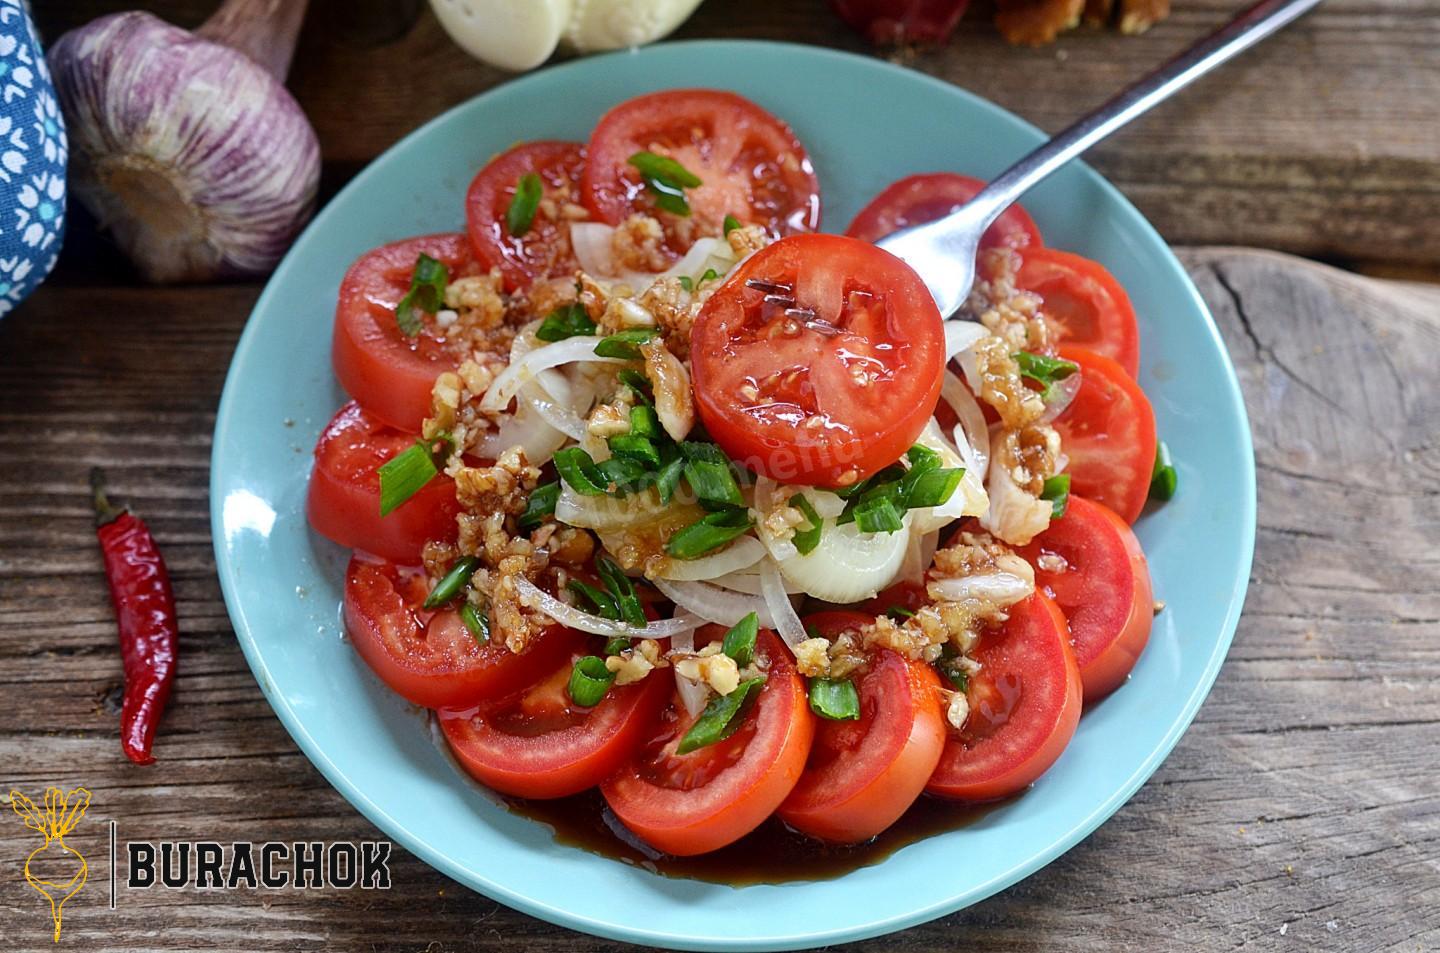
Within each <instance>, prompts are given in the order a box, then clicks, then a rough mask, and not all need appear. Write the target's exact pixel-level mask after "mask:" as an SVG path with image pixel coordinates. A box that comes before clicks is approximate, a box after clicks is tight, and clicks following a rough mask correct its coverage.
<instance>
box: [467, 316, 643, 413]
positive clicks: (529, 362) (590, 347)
mask: <svg viewBox="0 0 1440 953" xmlns="http://www.w3.org/2000/svg"><path fill="white" fill-rule="evenodd" d="M601 340H602V339H601V338H598V337H595V336H593V335H580V336H577V337H573V338H566V339H565V340H563V341H556V342H555V343H554V344H547V345H545V346H544V347H537V348H536V349H535V350H533V351H529V352H527V353H526V354H525V355H524V356H522V357H521V358H520V359H519V360H517V361H512V362H511V364H510V366H509V367H507V368H505V370H503V371H501V372H500V376H499V377H497V378H495V381H494V383H492V384H491V385H490V389H489V390H487V391H486V392H485V396H484V397H483V398H482V399H481V401H480V409H481V410H488V411H491V412H495V411H500V410H504V409H505V408H506V407H508V406H509V405H510V401H511V400H513V399H514V398H515V395H516V394H518V393H519V392H520V388H522V387H524V386H525V384H526V383H528V382H529V381H531V380H533V379H535V378H536V377H537V376H538V375H539V374H540V372H541V371H543V370H547V369H548V368H551V367H559V366H561V365H562V364H573V363H575V362H576V361H589V362H591V363H594V364H624V363H627V362H626V361H623V360H621V359H620V358H618V357H599V356H597V355H596V354H595V345H597V344H599V343H600V341H601Z"/></svg>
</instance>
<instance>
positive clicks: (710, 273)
mask: <svg viewBox="0 0 1440 953" xmlns="http://www.w3.org/2000/svg"><path fill="white" fill-rule="evenodd" d="M719 277H720V272H718V271H716V270H715V269H714V268H706V269H705V274H703V275H701V276H700V280H699V281H697V282H696V284H697V285H703V284H704V283H705V282H707V281H713V280H714V279H716V278H719Z"/></svg>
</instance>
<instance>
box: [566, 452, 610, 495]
mask: <svg viewBox="0 0 1440 953" xmlns="http://www.w3.org/2000/svg"><path fill="white" fill-rule="evenodd" d="M554 459H555V471H556V472H557V473H559V474H560V479H562V480H564V481H565V485H566V486H568V487H570V489H572V490H574V491H575V492H576V493H580V494H583V495H585V496H599V495H600V494H602V493H606V492H608V490H609V486H610V481H609V480H608V479H606V477H605V475H604V474H603V473H601V472H600V468H599V467H597V466H595V461H594V460H593V459H592V458H591V456H590V454H588V453H586V452H585V451H584V449H582V448H581V447H566V448H565V449H564V450H561V451H559V452H557V453H556V454H555V458H554Z"/></svg>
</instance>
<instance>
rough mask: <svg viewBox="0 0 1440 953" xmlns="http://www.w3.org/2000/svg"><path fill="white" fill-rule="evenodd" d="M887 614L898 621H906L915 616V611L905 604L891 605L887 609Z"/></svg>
mask: <svg viewBox="0 0 1440 953" xmlns="http://www.w3.org/2000/svg"><path fill="white" fill-rule="evenodd" d="M885 614H886V615H888V616H889V617H890V618H892V619H894V620H895V621H896V622H904V621H905V620H906V619H913V618H915V613H914V612H913V611H911V610H909V609H907V608H905V607H904V606H891V607H890V608H888V609H886V610H885Z"/></svg>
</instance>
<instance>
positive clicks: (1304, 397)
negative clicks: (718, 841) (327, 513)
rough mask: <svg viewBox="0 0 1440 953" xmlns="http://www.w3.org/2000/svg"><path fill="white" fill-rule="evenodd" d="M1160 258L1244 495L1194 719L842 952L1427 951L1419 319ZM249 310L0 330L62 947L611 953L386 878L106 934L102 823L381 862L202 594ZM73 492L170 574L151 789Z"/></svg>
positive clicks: (23, 694)
mask: <svg viewBox="0 0 1440 953" xmlns="http://www.w3.org/2000/svg"><path fill="white" fill-rule="evenodd" d="M1184 258H1185V261H1186V263H1187V266H1188V267H1189V268H1190V270H1191V273H1192V274H1193V275H1194V276H1195V278H1196V280H1197V282H1198V283H1199V285H1200V288H1201V290H1202V292H1203V293H1204V295H1205V297H1206V299H1207V300H1208V301H1209V302H1210V304H1211V306H1212V308H1213V309H1214V311H1215V315H1216V318H1217V319H1218V321H1219V323H1220V326H1221V330H1222V332H1223V334H1224V336H1225V341H1226V343H1227V345H1228V346H1229V348H1230V351H1231V353H1232V355H1233V357H1234V359H1235V363H1236V366H1237V369H1238V370H1239V373H1240V378H1241V382H1242V385H1243V387H1244V390H1245V396H1246V400H1247V402H1248V405H1249V408H1250V412H1251V415H1252V421H1253V429H1254V434H1255V442H1256V455H1257V462H1258V465H1259V478H1260V483H1259V486H1260V527H1259V545H1258V549H1257V552H1256V557H1255V568H1254V572H1253V581H1252V586H1251V590H1250V596H1249V599H1248V602H1247V605H1246V611H1245V614H1244V617H1243V619H1242V621H1241V624H1240V629H1239V632H1238V634H1237V636H1236V640H1235V645H1234V648H1233V649H1232V651H1231V654H1230V658H1229V660H1228V661H1227V663H1226V665H1225V667H1224V669H1223V670H1222V672H1221V674H1220V680H1219V682H1218V684H1217V686H1216V688H1215V691H1214V693H1213V694H1212V695H1211V697H1210V699H1209V700H1208V701H1207V703H1206V704H1205V706H1204V708H1202V710H1201V712H1200V715H1199V718H1198V720H1197V721H1196V723H1195V725H1194V726H1193V727H1192V728H1191V730H1190V731H1189V732H1188V733H1187V734H1186V735H1185V737H1184V739H1183V740H1182V741H1181V742H1180V745H1179V747H1178V748H1177V749H1176V750H1175V752H1174V754H1173V755H1172V756H1171V757H1170V759H1169V760H1168V761H1167V762H1166V763H1165V765H1164V766H1163V767H1162V768H1161V769H1160V771H1159V773H1158V774H1157V775H1156V776H1155V777H1154V778H1153V779H1152V780H1151V781H1150V782H1149V783H1148V784H1147V785H1146V786H1145V787H1144V788H1142V789H1141V791H1140V792H1139V793H1138V794H1137V795H1136V797H1135V798H1134V799H1133V800H1132V801H1131V802H1130V803H1129V804H1128V805H1126V806H1125V807H1124V808H1122V809H1121V810H1120V812H1119V813H1118V814H1117V815H1116V816H1115V817H1114V818H1113V819H1112V820H1111V821H1110V822H1108V823H1107V824H1105V825H1104V826H1103V827H1101V828H1100V830H1098V831H1097V832H1096V833H1095V834H1094V835H1092V836H1091V837H1090V838H1089V839H1088V840H1086V841H1085V842H1084V843H1082V844H1081V845H1080V846H1078V847H1077V848H1075V849H1074V850H1072V851H1071V852H1070V853H1069V854H1067V855H1066V856H1065V857H1063V858H1062V859H1060V860H1059V861H1057V862H1056V863H1054V864H1052V865H1051V866H1050V867H1048V868H1046V869H1045V870H1043V871H1041V872H1040V873H1038V874H1037V875H1035V876H1034V877H1031V878H1030V879H1028V880H1026V881H1025V882H1023V883H1021V884H1019V885H1017V886H1016V887H1014V888H1012V889H1010V890H1008V891H1006V892H1005V893H1003V894H1001V895H999V896H997V897H995V898H993V899H991V900H988V901H986V902H983V903H981V904H978V905H977V906H975V907H973V908H971V909H969V910H967V911H963V912H961V913H959V914H955V915H953V916H950V917H946V918H944V919H942V920H940V921H937V922H935V923H932V924H929V925H926V926H922V927H918V928H916V929H913V930H910V931H907V932H905V933H902V934H900V935H898V936H895V937H892V938H889V939H885V940H879V941H874V942H871V943H868V944H862V945H860V946H858V947H856V948H857V949H869V950H882V949H883V950H903V951H917V953H918V951H922V950H932V949H966V950H974V951H976V953H985V951H1010V953H1014V951H1037V953H1038V951H1053V950H1066V951H1074V953H1090V951H1094V953H1113V951H1125V950H1134V951H1145V953H1149V951H1158V950H1165V951H1170V950H1196V951H1214V950H1221V949H1227V950H1228V949H1236V950H1242V949H1243V950H1247V951H1249V950H1307V951H1308V950H1318V951H1337V953H1342V951H1343V953H1370V951H1395V953H1400V951H1406V953H1412V951H1431V950H1436V949H1440V773H1437V771H1436V754H1437V749H1440V547H1437V545H1436V539H1437V533H1440V439H1437V436H1440V433H1437V425H1436V423H1435V421H1436V420H1440V369H1437V366H1436V364H1435V361H1434V358H1433V355H1434V354H1435V353H1436V351H1437V349H1440V290H1437V289H1435V288H1427V287H1422V286H1418V285H1413V286H1412V285H1403V284H1397V283H1385V282H1378V281H1374V280H1371V279H1364V278H1357V277H1354V276H1350V275H1346V274H1343V273H1341V272H1338V271H1334V270H1331V269H1328V268H1325V267H1322V266H1316V265H1312V264H1308V263H1304V262H1301V261H1298V260H1296V259H1292V258H1288V257H1286V256H1282V255H1275V254H1267V253H1256V252H1249V251H1240V250H1224V249H1221V250H1195V251H1190V252H1186V253H1185V254H1184ZM256 294H257V290H256V289H255V288H252V287H219V288H184V289H172V290H151V291H144V290H114V289H87V288H75V287H70V288H65V287H48V288H45V289H42V290H41V291H40V292H39V294H38V295H37V296H36V297H35V298H34V299H33V300H32V301H31V302H29V303H27V304H26V306H25V307H24V308H22V309H20V310H19V311H18V312H16V313H15V314H13V315H11V316H9V317H7V318H6V319H5V320H3V321H0V697H3V699H4V701H5V707H4V710H5V712H6V716H7V717H6V719H5V722H4V724H3V726H0V763H3V764H4V765H5V767H4V768H3V770H0V781H3V790H9V789H10V788H18V789H20V790H21V791H24V792H26V793H28V794H30V795H32V796H34V795H36V794H38V793H39V792H40V791H41V790H42V789H43V788H44V787H46V786H47V785H62V786H64V787H66V788H69V787H74V786H77V785H84V786H86V787H87V788H89V789H90V790H91V791H93V792H94V800H93V801H92V804H91V808H90V814H89V816H88V817H87V818H86V820H85V821H84V822H83V823H82V824H81V826H80V827H79V828H78V829H77V831H76V832H75V833H74V834H72V835H71V837H70V838H67V840H68V841H70V842H72V843H73V845H74V846H75V847H76V848H78V849H80V850H81V851H82V852H83V853H85V854H86V855H87V856H88V857H89V858H90V862H91V878H92V879H91V883H90V885H89V886H87V888H86V889H85V890H84V891H82V892H81V893H80V894H79V895H78V896H77V897H76V898H75V899H74V900H73V901H71V903H70V904H69V905H68V906H67V907H66V920H65V924H66V925H65V932H64V936H63V938H62V941H61V942H62V946H61V948H62V949H67V948H68V949H75V950H86V951H91V950H105V951H127V953H129V951H142V950H155V951H178V950H207V951H208V950H249V951H282V950H284V951H291V950H327V951H328V950H334V951H347V953H349V951H362V950H366V951H369V950H373V951H395V953H400V951H407V953H411V951H436V953H438V951H452V950H453V951H459V950H472V949H484V950H498V951H525V953H541V951H548V950H562V949H563V950H573V949H583V950H614V949H618V948H619V946H618V945H617V944H611V943H602V942H599V941H592V940H590V939H588V938H582V937H579V936H577V935H576V934H573V933H570V932H568V931H565V930H563V929H560V928H558V927H553V926H550V925H548V924H545V923H542V922H540V921H537V920H533V919H531V918H529V917H526V916H523V915H521V914H518V913H515V912H513V911H511V910H509V909H507V908H505V907H503V906H501V905H499V904H497V903H495V902H494V901H491V900H488V899H486V898H485V897H482V896H479V895H477V894H474V893H471V892H470V891H468V890H466V889H464V888H462V887H459V886H457V885H456V884H454V883H453V882H451V881H449V880H447V879H446V878H445V877H443V876H441V875H439V874H437V873H435V872H434V871H432V870H431V869H429V868H428V867H426V866H425V865H424V864H422V863H421V862H420V861H418V860H416V859H415V858H413V857H411V856H409V855H408V854H406V853H405V852H403V851H400V850H397V851H396V854H395V856H394V858H393V861H392V870H393V874H394V888H393V889H392V890H389V891H379V892H375V891H371V892H360V891H355V892H344V891H335V890H328V891H325V892H321V893H316V894H310V893H305V892H301V891H291V892H286V893H262V892H247V891H241V892H239V893H233V894H231V893H221V894H216V893H203V892H197V891H195V890H193V889H191V890H184V891H178V892H172V891H166V890H154V891H151V892H149V893H138V892H133V893H131V892H122V894H121V896H120V901H119V909H118V910H116V911H114V912H112V911H110V910H108V909H107V908H106V905H105V897H106V883H105V876H106V874H105V863H104V857H105V854H106V828H105V822H106V820H108V819H110V818H113V819H115V820H117V822H118V824H119V829H120V838H121V840H122V841H125V840H132V839H133V840H142V839H172V840H192V841H193V840H199V839H212V840H217V841H220V842H224V843H229V842H231V841H236V840H248V841H264V840H310V839H326V840H338V839H352V840H364V839H375V838H377V837H383V835H382V834H380V833H379V832H378V831H377V830H376V829H375V828H373V827H372V826H371V825H370V824H369V823H368V822H366V821H365V820H364V819H363V818H361V817H360V815H359V814H357V813H356V812H355V811H354V809H352V808H351V807H350V806H349V805H348V804H347V803H346V802H345V801H344V800H343V799H341V797H340V796H339V795H338V794H336V793H335V791H334V790H333V789H331V787H330V786H329V785H328V784H327V783H326V782H325V781H324V780H323V779H322V778H321V776H320V775H319V774H318V772H316V770H315V769H314V768H313V767H312V766H311V765H310V763H309V762H308V761H307V760H306V759H305V758H304V757H303V756H302V755H301V754H300V753H299V751H298V750H297V749H296V747H295V745H294V744H293V743H292V742H291V740H290V739H289V737H288V736H287V735H286V733H285V731H284V729H283V728H282V727H281V725H280V723H279V721H278V720H277V719H276V718H275V716H274V715H273V713H272V712H271V711H270V709H269V707H268V705H267V704H266V703H265V701H264V700H263V698H262V696H261V694H260V691H259V689H258V687H257V685H256V683H255V680H254V678H253V677H252V675H251V674H250V671H249V669H248V668H247V666H246V664H245V661H244V659H243V657H242V655H241V652H240V650H239V648H238V647H237V645H236V643H235V640H234V637H233V634H232V632H231V629H230V625H229V622H228V619H227V616H226V612H225V608H224V605H223V604H222V602H221V598H220V592H219V588H218V586H217V583H216V580H215V575H214V560H213V556H212V550H211V541H210V534H209V518H208V513H207V503H208V500H207V494H206V485H207V479H208V460H209V452H210V433H211V429H212V426H213V422H214V411H215V406H216V402H217V400H218V397H219V393H220V388H221V384H222V381H223V377H224V373H225V370H226V367H227V365H228V362H229V358H230V353H231V350H232V348H233V345H234V342H235V339H236V337H237V335H238V334H239V331H240V329H241V327H242V325H243V322H244V320H245V316H246V314H247V313H248V311H249V308H250V306H251V305H252V303H253V301H254V298H255V296H256ZM93 464H103V465H105V466H106V467H108V468H109V471H110V474H111V480H112V482H113V484H114V486H115V488H116V490H117V491H118V492H120V493H122V494H123V495H124V496H126V497H128V498H130V499H131V500H132V501H133V502H134V503H135V505H136V506H137V508H138V509H139V510H141V511H142V512H143V513H144V514H145V516H146V517H147V518H148V519H149V520H150V522H151V523H152V525H153V527H154V530H155V532H156V534H157V536H158V538H159V540H160V542H161V544H162V545H163V546H164V549H165V552H166V554H167V556H168V558H169V562H170V566H171V569H172V571H173V573H174V576H175V586H176V593H177V596H178V600H179V611H180V618H181V622H182V626H183V637H182V647H183V652H184V659H183V663H182V668H181V673H180V678H179V681H178V686H177V692H176V695H175V702H174V705H173V707H172V709H171V711H170V712H169V714H168V716H167V718H166V720H165V723H164V727H163V730H162V733H161V736H160V738H159V741H158V744H157V754H158V756H159V758H160V759H161V760H160V763H159V764H158V765H156V766H155V767H153V768H150V769H139V768H134V767H132V766H130V765H128V764H127V763H126V762H125V761H124V760H123V759H122V757H121V755H120V751H119V746H118V743H117V740H116V713H115V699H116V692H117V688H118V685H119V681H120V663H119V660H118V657H117V653H116V650H115V646H114V624H113V621H112V617H111V612H110V607H109V605H108V601H107V596H106V593H105V588H104V581H103V577H102V575H101V572H100V562H99V556H98V553H97V551H96V547H95V544H94V540H93V536H92V530H91V526H90V518H89V512H88V509H87V506H88V503H87V497H86V490H85V479H86V472H87V470H88V468H89V467H90V466H91V465H93ZM1196 558H1204V552H1203V549H1201V548H1197V552H1196ZM1160 596H1161V598H1163V596H1164V593H1163V592H1161V593H1160ZM6 817H9V815H8V814H7V815H5V817H0V923H3V924H4V925H5V928H6V939H5V941H4V944H3V945H4V946H5V947H6V948H7V949H12V950H17V951H18V950H37V951H38V950H42V949H52V948H54V947H53V945H52V943H51V941H50V936H49V932H48V926H47V923H48V915H47V911H46V909H45V908H44V906H43V901H42V900H41V898H40V897H39V895H38V894H37V893H35V892H34V891H33V890H32V889H31V888H30V887H28V886H27V885H25V883H24V882H23V881H22V880H21V878H20V864H21V862H22V860H23V858H24V857H25V856H26V854H27V853H28V852H29V851H30V850H32V849H34V847H35V846H36V845H37V844H38V841H36V840H35V838H34V835H33V834H32V833H31V832H30V831H27V830H25V829H24V828H23V827H22V825H21V824H20V821H19V819H18V818H13V817H9V820H6V819H5V818H6ZM956 863H964V857H957V858H956ZM936 876H944V871H937V872H936ZM637 902H643V900H637ZM738 915H743V914H742V913H739V912H737V916H738ZM816 915H817V917H819V918H823V916H824V911H817V912H816Z"/></svg>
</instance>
